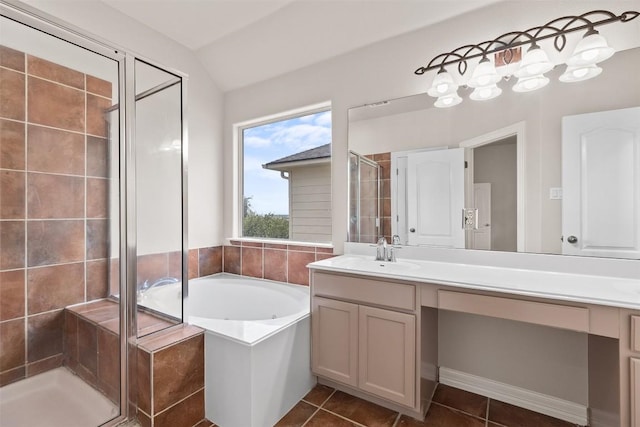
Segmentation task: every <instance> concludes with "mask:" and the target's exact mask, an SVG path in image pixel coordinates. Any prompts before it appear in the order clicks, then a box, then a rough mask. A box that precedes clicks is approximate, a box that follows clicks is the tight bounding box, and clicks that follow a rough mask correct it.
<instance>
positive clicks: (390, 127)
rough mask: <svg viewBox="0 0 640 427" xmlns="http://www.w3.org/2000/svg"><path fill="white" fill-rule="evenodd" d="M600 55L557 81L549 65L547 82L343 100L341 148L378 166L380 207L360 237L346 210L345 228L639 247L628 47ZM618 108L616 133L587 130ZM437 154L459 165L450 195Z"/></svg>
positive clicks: (633, 73)
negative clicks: (444, 100) (448, 101)
mask: <svg viewBox="0 0 640 427" xmlns="http://www.w3.org/2000/svg"><path fill="white" fill-rule="evenodd" d="M636 45H637V44H636ZM601 67H602V68H603V72H602V74H600V75H599V76H597V77H596V78H593V79H590V80H586V81H582V82H575V83H562V82H559V81H558V77H559V75H560V74H561V73H562V71H564V70H563V69H564V67H560V66H558V67H556V68H555V69H554V70H552V71H550V72H549V73H548V74H547V76H548V77H549V78H550V80H551V82H550V83H549V84H548V86H546V87H544V88H542V89H539V90H537V91H535V92H529V93H516V92H513V91H512V90H511V89H510V86H512V84H510V83H512V82H509V83H507V84H503V86H504V87H503V93H502V95H501V96H499V97H497V98H495V99H492V100H489V101H481V102H480V101H471V100H469V99H468V95H469V92H470V90H469V91H467V90H466V89H463V88H461V90H460V93H461V96H462V97H463V99H464V101H463V102H462V103H461V104H459V105H457V106H454V107H451V108H444V109H441V108H435V107H433V102H434V98H431V97H429V96H427V94H426V93H425V94H418V95H414V96H409V97H405V98H400V99H393V100H385V101H381V102H378V103H375V104H371V105H365V106H361V107H356V108H352V109H350V110H349V151H350V158H351V159H354V158H364V159H369V160H372V161H374V162H375V163H376V164H377V165H378V166H379V167H380V171H381V172H380V180H379V188H380V192H379V195H380V198H379V200H380V212H381V214H380V216H379V218H378V221H377V225H378V229H377V230H376V232H375V233H372V232H369V233H365V234H362V236H365V237H363V238H361V237H360V235H359V234H357V233H353V230H354V229H356V227H355V226H354V225H353V224H356V223H358V222H359V221H360V219H361V218H359V216H358V213H357V212H355V211H353V210H351V212H350V213H349V215H350V217H349V224H350V230H349V240H350V241H361V242H367V243H371V237H370V236H371V235H372V234H374V235H375V234H378V235H384V236H386V237H387V239H388V240H391V237H392V236H393V235H398V236H400V240H401V243H402V244H416V245H428V246H438V247H454V248H467V249H488V250H497V251H519V252H534V253H551V254H571V255H588V256H601V257H618V258H632V259H640V170H639V169H637V168H638V167H639V165H640V138H639V137H638V135H640V78H639V77H638V76H640V48H637V47H635V48H632V49H627V50H624V51H619V52H617V53H616V54H615V55H614V56H613V57H612V58H610V59H608V60H607V61H605V62H603V63H602V64H601ZM408 78H417V77H414V76H409V77H408ZM426 80H429V79H426ZM426 80H425V90H426V87H427V84H428V82H427V81H426ZM619 117H623V118H622V120H626V122H624V124H623V125H621V126H622V129H623V130H622V131H620V129H618V130H616V131H615V132H617V134H616V135H612V134H611V132H609V133H606V132H605V133H603V132H601V131H599V130H598V129H600V130H602V129H603V128H607V127H608V126H609V124H610V123H611V121H612V120H618V118H619ZM586 128H589V129H591V130H590V131H589V132H588V133H587V134H585V133H584V132H583V130H584V129H586ZM625 129H626V130H628V132H627V131H626V130H625ZM581 132H582V133H581ZM576 135H578V136H576ZM585 135H587V136H588V137H585ZM614 140H615V141H614ZM594 141H595V142H594ZM603 141H605V143H604V144H602V142H603ZM616 141H618V142H620V141H621V142H620V143H619V144H618V143H616ZM592 148H593V149H592ZM447 162H453V163H455V164H456V165H459V166H455V167H460V168H461V169H462V171H461V173H462V176H463V178H462V182H459V183H454V184H456V185H460V186H461V190H460V191H461V192H462V193H461V194H462V195H461V196H460V198H461V199H462V201H461V202H460V203H459V206H458V204H457V202H456V203H454V202H453V201H452V200H450V195H449V193H448V191H449V190H447V191H445V190H444V189H443V186H446V185H453V184H452V183H451V182H450V181H451V180H450V179H449V178H447V177H448V176H449V175H448V174H449V172H450V170H449V168H450V167H451V166H450V165H449V163H447ZM350 163H353V162H350ZM443 165H446V166H443ZM634 168H636V169H635V170H634ZM356 176H357V174H351V175H350V178H351V179H354V177H356ZM576 182H577V184H576ZM349 187H350V188H352V189H353V188H356V187H357V185H355V184H354V183H350V186H349ZM585 188H587V189H588V191H591V193H589V194H587V193H585V191H587V190H585ZM424 194H431V195H435V196H436V197H440V198H441V199H436V200H441V202H437V203H433V202H430V201H429V200H427V201H425V200H422V199H421V197H422V195H424ZM356 197H357V196H356V193H354V192H351V194H350V199H351V200H350V206H356V205H357V203H356V201H354V200H352V199H354V198H356ZM463 209H464V210H463ZM465 217H466V218H467V219H469V220H470V221H469V224H467V226H466V227H464V226H463V224H464V220H465ZM367 221H369V223H370V222H371V221H370V219H367ZM442 229H445V230H446V231H444V232H442V231H441V230H442ZM454 234H455V236H454ZM452 239H453V240H452Z"/></svg>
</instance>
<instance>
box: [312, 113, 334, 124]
mask: <svg viewBox="0 0 640 427" xmlns="http://www.w3.org/2000/svg"><path fill="white" fill-rule="evenodd" d="M315 124H316V125H318V126H328V127H329V128H330V127H331V111H325V112H324V113H320V114H318V115H316V117H315Z"/></svg>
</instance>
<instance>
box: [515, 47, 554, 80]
mask: <svg viewBox="0 0 640 427" xmlns="http://www.w3.org/2000/svg"><path fill="white" fill-rule="evenodd" d="M552 68H553V63H552V62H551V61H549V56H548V55H547V52H545V51H544V50H543V49H542V48H540V46H538V45H537V44H533V45H532V46H531V47H530V48H529V50H528V51H527V53H526V54H525V55H524V58H522V62H521V63H520V68H519V69H518V71H516V72H515V76H516V77H518V78H521V77H533V76H537V75H540V74H544V73H546V72H547V71H549V70H551V69H552Z"/></svg>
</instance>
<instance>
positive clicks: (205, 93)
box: [26, 0, 224, 248]
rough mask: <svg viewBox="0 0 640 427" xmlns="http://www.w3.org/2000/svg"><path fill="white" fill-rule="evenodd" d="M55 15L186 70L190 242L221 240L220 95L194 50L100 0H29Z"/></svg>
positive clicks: (201, 244)
mask: <svg viewBox="0 0 640 427" xmlns="http://www.w3.org/2000/svg"><path fill="white" fill-rule="evenodd" d="M26 3H27V4H28V5H30V6H32V7H35V8H37V9H39V10H41V11H44V12H45V13H48V14H51V15H53V16H54V17H55V18H57V19H60V20H63V21H66V22H68V23H69V24H71V25H73V26H75V27H78V28H80V29H82V30H83V31H84V32H88V33H90V34H93V35H95V36H97V37H98V38H100V39H102V40H104V41H106V42H108V43H109V44H112V45H116V47H122V48H124V49H125V50H127V51H129V52H133V53H136V54H137V55H140V56H141V57H143V58H146V59H148V60H151V61H154V62H157V63H158V64H160V65H162V66H165V67H168V68H171V69H175V70H178V71H181V72H183V73H186V74H188V75H189V79H188V92H187V103H188V104H187V109H186V111H185V113H186V117H187V120H188V129H189V150H188V155H189V178H188V179H189V247H191V248H197V247H205V246H214V245H219V244H221V243H222V239H223V238H224V233H223V232H222V211H221V206H222V182H223V180H222V143H221V129H222V116H223V113H222V98H223V96H222V94H221V92H220V91H219V90H218V88H217V87H216V86H215V84H214V82H213V81H212V80H211V78H210V76H209V75H208V74H207V72H206V70H205V69H204V68H203V66H202V65H201V64H200V62H199V61H198V60H197V58H196V57H195V55H194V54H193V53H192V52H191V51H190V50H188V49H187V48H185V47H183V46H181V45H179V44H178V43H176V42H174V41H172V40H171V39H169V38H167V37H165V36H164V35H162V34H160V33H158V32H156V31H154V30H152V29H150V28H148V27H146V26H145V25H144V24H142V23H140V22H138V21H136V20H133V19H132V18H129V17H128V16H126V15H124V14H122V13H120V12H118V11H116V10H115V9H112V8H110V7H108V6H106V5H105V4H104V3H102V2H100V1H98V0H84V1H74V0H27V1H26Z"/></svg>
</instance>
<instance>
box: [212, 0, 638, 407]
mask: <svg viewBox="0 0 640 427" xmlns="http://www.w3.org/2000/svg"><path fill="white" fill-rule="evenodd" d="M638 8H639V2H638V1H637V0H636V1H622V2H620V1H597V2H593V1H580V2H576V1H535V2H533V1H509V2H504V3H499V4H496V5H493V6H490V7H487V8H485V9H482V10H478V11H476V12H474V13H472V14H466V15H463V16H460V17H458V18H454V19H453V20H450V21H447V22H443V23H440V24H438V25H434V26H432V27H427V28H424V29H421V30H418V31H415V32H412V33H408V34H405V35H402V36H399V37H395V38H392V39H388V40H386V41H383V42H380V43H376V44H375V45H372V46H369V47H366V48H363V49H359V50H357V51H354V52H351V53H349V54H346V55H343V56H339V57H336V58H333V59H331V60H327V61H324V62H322V63H319V64H315V65H313V66H312V67H307V68H304V69H301V70H299V71H296V72H292V73H289V74H286V75H283V76H280V77H277V78H274V79H271V80H268V81H265V82H262V83H258V84H255V85H252V86H249V87H246V88H242V89H238V90H234V91H231V92H228V93H226V94H225V119H224V141H225V151H224V158H225V169H224V174H225V183H226V184H225V188H224V224H225V231H227V232H229V231H230V230H231V229H232V225H233V223H234V217H233V215H234V206H233V203H234V186H233V185H232V183H233V182H234V179H235V176H234V173H235V172H236V167H237V165H236V162H237V156H235V154H234V144H233V140H234V138H233V132H232V126H233V124H235V123H238V122H242V121H245V120H250V119H254V118H257V117H262V116H267V115H270V114H275V113H278V112H281V111H286V110H291V109H294V108H298V107H301V106H304V105H308V104H314V103H317V102H321V101H331V105H332V115H333V121H332V123H333V130H332V153H333V160H332V161H333V176H332V188H333V190H332V194H333V200H332V206H333V223H332V224H333V243H334V246H335V248H336V251H337V252H341V251H342V248H343V242H344V241H345V240H346V235H347V185H345V183H346V182H347V152H348V147H347V146H348V144H347V135H348V109H349V108H350V107H355V106H360V105H364V104H367V103H372V102H376V101H380V100H385V99H393V98H398V97H402V96H408V95H412V94H416V93H421V92H425V91H426V89H427V88H428V85H429V84H430V82H431V79H432V76H431V77H426V76H425V77H417V76H414V75H413V71H414V70H415V69H416V68H418V67H419V66H422V65H426V63H425V61H428V60H429V59H430V58H432V57H434V56H435V55H437V54H439V53H441V52H445V51H449V50H452V49H455V48H457V47H458V46H462V45H465V44H468V43H472V42H479V41H483V40H487V39H491V38H493V37H495V36H497V35H499V34H502V33H506V32H508V31H513V30H517V29H526V28H531V27H534V26H536V25H540V24H543V23H545V22H548V21H550V20H551V19H554V18H556V17H559V16H564V15H569V14H581V13H584V12H586V11H590V10H595V9H605V10H607V9H609V10H614V11H616V12H621V11H625V10H634V9H635V10H637V9H638ZM639 22H640V21H639ZM639 22H632V23H629V24H624V25H629V26H632V29H634V31H635V33H634V34H635V37H634V39H633V42H636V43H637V40H638V37H639V35H640V24H639ZM283 31H286V29H283ZM610 42H611V43H612V44H613V43H618V44H619V45H625V40H617V39H615V37H614V38H610ZM628 44H629V43H627V45H628ZM239 54H240V53H239ZM292 54H295V52H292ZM256 72H259V67H256ZM585 96H587V95H586V94H585ZM525 98H526V97H523V99H525ZM524 103H525V104H526V101H525V102H524ZM446 114H447V113H443V117H442V120H443V121H446V120H449V121H450V123H453V117H452V116H449V117H448V118H447V116H446ZM449 114H453V113H449ZM509 124H512V123H511V122H509V123H506V124H505V126H506V125H509ZM493 129H495V128H492V129H487V131H490V130H493ZM531 136H532V137H536V138H538V137H539V135H538V134H536V135H531ZM528 137H529V135H528ZM545 143H546V142H545ZM549 143H551V142H549ZM372 152H375V150H373V151H372ZM527 154H528V155H531V156H535V157H539V156H540V153H539V151H538V150H535V151H533V152H530V153H527ZM534 173H535V175H536V176H535V177H534V179H535V180H536V186H540V185H544V186H547V187H548V186H550V185H548V183H547V182H546V181H548V180H549V179H553V177H543V178H541V177H540V170H539V169H538V170H537V171H536V172H534ZM542 181H544V182H542ZM549 184H550V183H549ZM551 186H557V185H556V184H555V182H554V183H553V185H551ZM539 204H540V201H538V205H539ZM538 205H536V206H534V207H533V208H534V209H539V206H538ZM539 227H540V225H538V230H539V229H540V228H539ZM229 237H231V236H230V235H229ZM534 237H535V236H534ZM537 238H538V240H539V239H540V236H537ZM538 244H539V243H538ZM491 320H492V319H489V320H487V319H481V321H478V322H477V324H476V325H473V321H469V320H467V321H466V322H465V321H464V319H463V321H462V324H460V322H455V325H451V324H449V326H447V324H446V323H445V324H444V325H443V327H441V328H440V334H441V336H450V337H455V336H456V334H457V333H458V331H459V330H464V329H465V327H469V328H472V329H474V330H479V329H481V330H483V331H484V332H483V333H489V334H491V336H492V337H493V336H501V335H502V334H506V333H507V331H509V330H510V329H511V328H512V327H515V328H516V329H517V328H518V327H519V326H521V325H507V324H504V323H501V322H499V321H498V322H493V321H491ZM465 323H466V324H465ZM520 332H521V333H522V334H523V336H525V337H527V340H528V341H529V342H530V343H531V344H532V346H533V347H534V348H544V349H545V350H546V351H547V353H548V355H547V359H546V360H548V361H552V360H576V361H579V360H583V359H584V351H585V349H584V345H583V344H580V343H576V345H574V346H569V348H558V347H557V346H556V345H555V342H549V341H548V337H547V335H546V334H544V333H540V332H539V331H536V330H530V329H526V328H525V329H521V331H520ZM578 341H579V340H578ZM459 343H460V344H461V347H459V348H458V351H459V352H460V353H461V354H464V355H466V356H467V357H470V358H474V357H475V355H476V354H477V351H478V349H477V348H475V347H474V346H473V345H471V344H467V345H464V344H465V343H464V342H459ZM478 345H480V346H483V347H482V349H481V351H482V354H483V357H484V358H486V357H494V358H495V360H494V362H496V363H497V364H498V365H500V364H501V363H502V364H503V365H504V366H508V362H509V360H511V359H510V355H509V354H502V353H499V352H496V351H492V350H491V348H490V344H489V343H487V341H481V342H479V343H478ZM446 354H447V353H441V358H440V361H439V363H440V365H441V366H448V365H450V364H451V365H453V364H455V361H454V360H447V356H446ZM519 362H520V365H519V366H520V367H527V366H542V368H540V369H536V372H540V373H541V374H544V372H543V371H544V368H545V363H544V361H540V360H537V359H536V355H534V354H529V355H528V354H523V355H522V359H521V360H520V361H519ZM548 363H553V362H548ZM468 366H469V369H473V366H472V365H468ZM576 366H577V367H578V369H575V370H573V371H571V372H568V374H567V376H564V377H562V378H559V377H555V378H554V377H553V376H550V375H544V379H543V381H542V382H543V383H544V387H542V388H541V387H540V381H535V382H534V381H525V383H524V384H523V383H522V382H520V381H519V377H520V371H519V370H518V369H515V370H509V371H508V372H505V373H504V375H503V376H502V377H501V378H500V380H501V381H503V382H511V383H513V384H518V385H520V386H521V387H527V388H529V389H531V390H534V391H539V392H541V393H544V392H548V391H549V390H551V389H553V390H558V392H557V393H555V394H554V395H555V396H557V397H560V398H564V399H567V400H573V401H577V402H578V403H584V400H585V395H584V390H583V385H584V384H585V378H586V377H585V375H586V373H585V371H584V369H581V367H582V366H583V365H582V364H578V365H576ZM548 372H555V371H554V370H552V369H551V370H549V371H548ZM468 373H470V374H474V373H475V374H477V375H482V374H486V371H482V370H475V371H473V372H468ZM540 379H542V377H541V378H540ZM540 379H538V380H540Z"/></svg>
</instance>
